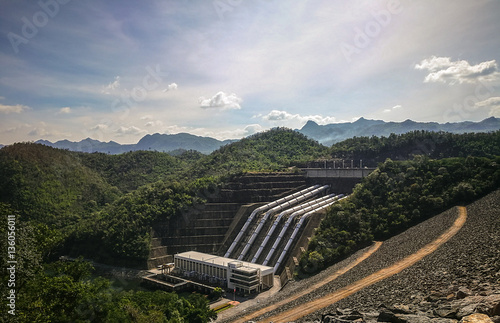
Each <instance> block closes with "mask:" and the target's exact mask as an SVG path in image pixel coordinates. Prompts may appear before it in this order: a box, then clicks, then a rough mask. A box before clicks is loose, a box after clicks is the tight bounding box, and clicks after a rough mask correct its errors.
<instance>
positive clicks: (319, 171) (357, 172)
mask: <svg viewBox="0 0 500 323" xmlns="http://www.w3.org/2000/svg"><path fill="white" fill-rule="evenodd" d="M302 170H303V171H304V172H305V173H306V177H310V178H363V177H366V176H368V174H370V173H371V172H373V171H374V170H375V168H303V169H302Z"/></svg>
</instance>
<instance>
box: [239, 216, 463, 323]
mask: <svg viewBox="0 0 500 323" xmlns="http://www.w3.org/2000/svg"><path fill="white" fill-rule="evenodd" d="M458 211H459V212H458V217H457V219H456V220H455V222H454V223H453V225H452V226H451V227H450V228H449V229H448V230H446V231H445V232H444V233H443V234H441V235H440V236H439V237H438V238H437V239H436V240H434V241H432V242H430V243H429V244H427V245H425V246H424V247H423V248H421V249H420V250H418V251H417V252H415V253H414V254H412V255H410V256H408V257H406V258H403V259H402V260H400V261H398V262H396V263H395V264H393V265H392V266H389V267H386V268H383V269H381V270H379V271H377V272H375V273H373V274H371V275H369V276H367V277H365V278H363V279H361V280H358V281H356V282H354V283H353V284H350V285H348V286H346V287H344V288H341V289H339V290H338V291H335V292H334V293H331V294H329V295H326V296H323V297H320V298H318V299H316V300H313V301H310V302H308V303H305V304H302V305H300V306H296V307H294V308H292V309H289V310H287V311H284V312H281V313H279V314H276V315H274V316H271V317H268V318H265V319H264V320H261V321H260V322H280V323H281V322H293V321H295V320H298V319H300V318H302V317H304V316H306V315H309V314H311V313H314V312H316V311H318V310H320V309H322V308H325V307H328V306H330V305H332V304H333V303H335V302H338V301H339V300H341V299H343V298H346V297H347V296H350V295H352V294H354V293H356V292H358V291H359V290H361V289H363V288H365V287H368V286H370V285H373V284H375V283H377V282H379V281H381V280H383V279H386V278H388V277H390V276H392V275H395V274H397V273H399V272H401V271H402V270H403V269H405V268H408V267H410V266H412V265H414V264H415V263H416V262H418V261H420V260H421V259H423V258H424V257H425V256H427V255H429V254H431V253H433V252H434V251H435V250H436V249H437V248H439V246H441V245H442V244H444V243H445V242H446V241H448V240H450V239H451V238H452V237H453V236H454V235H455V234H457V232H458V231H459V230H460V229H461V228H462V226H463V225H464V224H465V221H466V220H467V209H466V208H465V207H458ZM380 245H381V242H377V243H375V244H374V246H372V248H370V249H369V250H368V251H367V252H366V253H365V254H363V255H362V256H360V257H359V258H358V259H356V261H354V262H353V263H351V264H349V265H348V266H346V267H344V268H343V269H341V270H339V271H337V272H336V273H335V274H334V275H332V276H331V277H329V279H328V280H327V281H322V282H321V283H318V284H316V285H313V286H311V287H310V288H308V289H307V290H304V291H302V292H301V293H299V294H296V295H294V296H293V298H288V299H286V300H284V301H281V302H278V303H276V304H273V305H271V306H268V307H265V308H263V309H260V310H258V311H255V312H253V313H250V314H248V315H246V316H245V317H242V318H240V319H238V320H236V321H235V322H247V321H252V319H253V318H257V317H259V316H261V315H263V314H265V313H269V312H270V311H273V310H275V309H277V308H279V307H281V306H283V305H284V304H286V303H288V302H291V301H293V300H295V299H297V298H299V297H301V296H304V295H306V294H308V293H310V292H312V291H313V290H315V289H317V288H319V287H321V286H323V285H325V284H326V283H328V282H330V281H332V280H334V279H335V278H337V277H338V276H340V275H342V274H343V273H345V272H347V271H349V270H350V269H352V268H353V267H354V266H356V265H357V264H359V263H360V262H361V261H363V260H364V259H366V258H367V257H369V256H370V255H371V254H372V253H373V252H375V251H376V250H377V249H378V248H379V247H380Z"/></svg>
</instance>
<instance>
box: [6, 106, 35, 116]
mask: <svg viewBox="0 0 500 323" xmlns="http://www.w3.org/2000/svg"><path fill="white" fill-rule="evenodd" d="M30 109H31V108H30V107H28V106H26V105H21V104H16V105H5V104H0V113H3V114H11V113H21V112H24V111H26V110H30Z"/></svg>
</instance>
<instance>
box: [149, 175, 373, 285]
mask: <svg viewBox="0 0 500 323" xmlns="http://www.w3.org/2000/svg"><path fill="white" fill-rule="evenodd" d="M370 171H373V169H320V168H314V169H303V170H301V171H300V172H297V173H250V174H244V175H240V176H235V177H234V178H233V179H232V180H231V181H230V182H228V183H226V184H225V185H224V186H223V187H221V188H220V189H218V190H217V191H215V192H210V193H208V194H207V196H206V199H207V203H204V204H202V205H196V206H194V207H193V208H192V209H190V210H187V211H186V212H185V213H184V214H183V215H182V217H178V218H177V219H176V220H175V221H171V222H170V223H157V224H156V225H155V226H154V227H153V230H152V248H151V253H150V259H149V260H148V267H149V268H154V267H157V266H159V265H162V264H166V263H175V265H176V268H177V274H179V275H183V276H184V277H188V276H189V277H191V276H195V277H196V278H197V279H198V280H202V281H203V280H207V282H208V281H210V280H212V281H217V282H218V283H219V284H220V282H221V281H224V284H223V285H224V286H225V287H226V288H229V289H231V290H232V289H233V288H234V290H238V291H240V292H242V293H252V292H258V291H261V290H263V289H266V288H270V287H272V281H273V280H272V279H270V278H269V277H272V276H273V275H277V276H278V277H280V281H281V284H282V285H283V284H284V283H286V282H287V281H288V280H289V279H290V278H291V275H292V273H293V271H294V268H295V266H296V265H297V264H298V258H299V256H300V254H301V253H302V252H303V251H304V250H305V248H307V244H308V240H309V239H310V237H311V236H312V235H313V233H314V230H315V229H316V228H317V226H318V225H319V223H320V221H321V219H322V217H323V216H324V213H325V210H326V208H328V207H329V206H330V205H332V204H334V203H337V202H338V201H340V200H342V199H343V198H345V197H346V196H347V195H348V194H350V193H351V191H352V189H353V187H354V185H355V184H356V183H358V182H359V181H360V180H361V179H362V178H363V177H365V176H367V175H368V174H369V173H370Z"/></svg>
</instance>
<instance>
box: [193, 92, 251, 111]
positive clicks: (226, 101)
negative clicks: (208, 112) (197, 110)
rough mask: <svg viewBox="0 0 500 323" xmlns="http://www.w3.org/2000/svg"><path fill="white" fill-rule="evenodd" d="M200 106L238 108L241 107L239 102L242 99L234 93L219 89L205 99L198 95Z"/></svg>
mask: <svg viewBox="0 0 500 323" xmlns="http://www.w3.org/2000/svg"><path fill="white" fill-rule="evenodd" d="M198 101H199V103H200V107H202V108H219V109H222V110H232V109H235V110H238V109H241V106H240V103H241V102H242V101H243V100H242V99H241V98H239V97H238V96H237V95H236V94H234V93H231V94H229V95H227V94H226V93H224V92H222V91H220V92H218V93H217V94H216V95H214V96H213V97H212V98H210V99H205V98H204V97H200V98H199V99H198Z"/></svg>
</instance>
